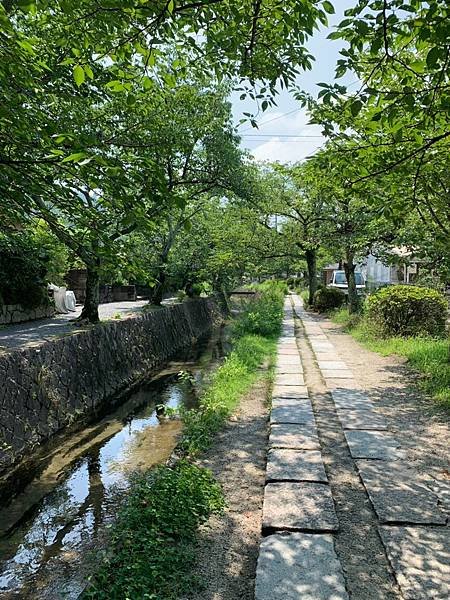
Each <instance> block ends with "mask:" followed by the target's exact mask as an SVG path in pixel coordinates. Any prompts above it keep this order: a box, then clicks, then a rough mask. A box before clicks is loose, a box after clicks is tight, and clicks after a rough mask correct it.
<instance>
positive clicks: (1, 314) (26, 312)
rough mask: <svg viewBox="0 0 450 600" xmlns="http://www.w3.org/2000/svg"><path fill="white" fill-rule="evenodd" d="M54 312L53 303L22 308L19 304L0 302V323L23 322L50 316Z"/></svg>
mask: <svg viewBox="0 0 450 600" xmlns="http://www.w3.org/2000/svg"><path fill="white" fill-rule="evenodd" d="M54 314H55V307H54V305H53V304H49V305H47V306H38V307H37V308H24V307H23V306H22V305H21V304H0V325H11V324H12V323H24V322H25V321H35V320H36V319H44V318H45V317H52V316H53V315H54Z"/></svg>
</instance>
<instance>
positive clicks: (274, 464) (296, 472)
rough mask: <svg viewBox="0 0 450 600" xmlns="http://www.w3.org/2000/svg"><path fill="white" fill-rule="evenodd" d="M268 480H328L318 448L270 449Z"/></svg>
mask: <svg viewBox="0 0 450 600" xmlns="http://www.w3.org/2000/svg"><path fill="white" fill-rule="evenodd" d="M266 481H321V482H324V483H326V482H327V481H328V479H327V475H326V473H325V468H324V466H323V462H322V454H321V453H320V452H319V451H318V450H290V449H282V448H277V449H274V450H270V451H269V454H268V457H267V473H266Z"/></svg>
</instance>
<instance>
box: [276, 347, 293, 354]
mask: <svg viewBox="0 0 450 600" xmlns="http://www.w3.org/2000/svg"><path fill="white" fill-rule="evenodd" d="M286 354H292V355H294V356H298V348H297V347H295V348H294V347H292V348H289V347H282V348H278V356H285V355H286Z"/></svg>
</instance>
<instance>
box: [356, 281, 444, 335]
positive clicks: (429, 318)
mask: <svg viewBox="0 0 450 600" xmlns="http://www.w3.org/2000/svg"><path fill="white" fill-rule="evenodd" d="M447 309H448V307H447V302H446V300H445V298H444V297H443V295H442V294H440V293H439V292H437V291H436V290H432V289H430V288H423V287H416V286H412V285H396V286H392V287H386V288H383V289H381V290H379V291H378V292H376V293H375V294H372V295H371V296H369V297H368V298H367V299H366V303H365V312H366V315H367V318H368V320H369V321H371V322H372V323H373V324H374V325H376V326H377V327H379V329H380V334H381V335H383V336H395V335H399V336H402V337H408V336H415V335H432V336H440V335H443V334H444V333H445V321H446V318H447Z"/></svg>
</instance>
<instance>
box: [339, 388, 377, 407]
mask: <svg viewBox="0 0 450 600" xmlns="http://www.w3.org/2000/svg"><path fill="white" fill-rule="evenodd" d="M331 396H332V397H333V401H334V404H335V406H336V408H337V409H338V410H339V409H340V408H343V409H347V408H352V409H355V410H371V409H373V408H374V404H373V402H372V401H371V400H369V397H368V395H367V394H366V393H365V392H363V391H362V390H357V389H344V388H336V389H334V390H332V392H331Z"/></svg>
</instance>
